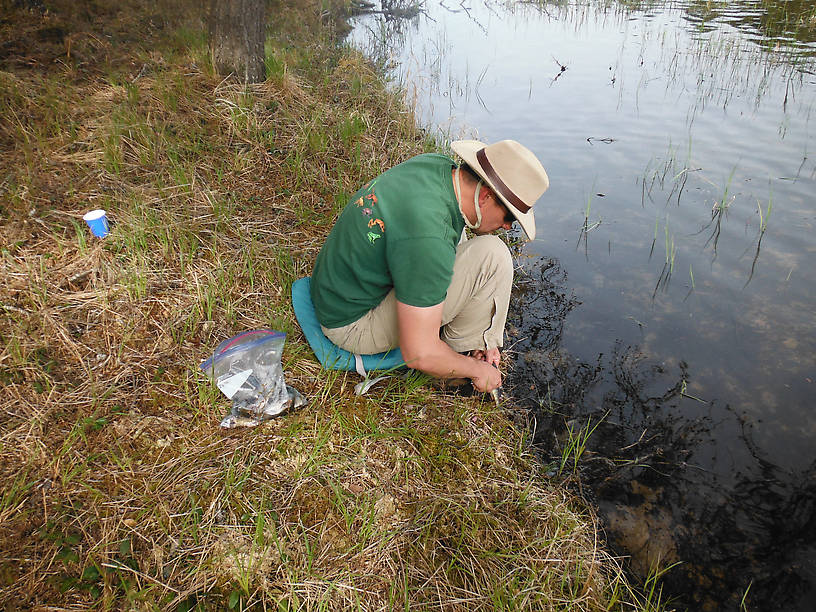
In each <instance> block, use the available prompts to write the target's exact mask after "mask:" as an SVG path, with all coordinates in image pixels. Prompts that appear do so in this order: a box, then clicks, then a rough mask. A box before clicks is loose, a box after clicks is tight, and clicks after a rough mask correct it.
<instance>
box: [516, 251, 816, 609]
mask: <svg viewBox="0 0 816 612" xmlns="http://www.w3.org/2000/svg"><path fill="white" fill-rule="evenodd" d="M579 305H580V302H579V301H578V299H576V297H575V296H574V295H573V293H572V292H571V290H570V289H569V288H568V284H567V273H566V271H565V270H564V269H563V268H562V267H561V265H560V263H559V262H558V261H557V260H554V259H546V258H542V259H531V260H528V261H526V262H524V263H523V264H522V267H521V270H520V273H519V274H518V281H517V286H516V289H515V291H514V296H513V299H512V301H511V311H510V315H509V318H508V336H509V340H510V342H509V343H508V345H509V350H508V354H509V355H511V359H512V362H513V367H512V371H511V372H510V374H509V375H508V378H507V381H506V386H507V388H508V389H510V391H511V394H512V395H513V397H514V398H515V399H516V401H517V402H518V403H519V404H520V405H522V406H523V407H525V408H527V409H528V410H529V411H530V413H531V416H532V417H533V418H532V419H531V422H533V423H535V433H534V436H533V439H534V444H535V446H536V449H537V451H539V452H540V454H541V456H542V457H543V459H544V461H545V462H547V461H549V462H552V463H551V469H550V470H549V472H548V473H549V474H550V475H552V476H555V475H556V474H557V473H558V471H559V470H558V469H557V468H558V467H559V465H563V463H561V462H562V459H563V456H564V453H565V452H567V451H568V450H569V444H570V440H571V439H573V436H574V434H575V432H579V431H582V430H583V431H588V430H589V429H591V428H592V427H595V429H594V431H593V432H592V435H591V436H590V437H589V440H588V442H587V446H586V450H585V451H584V452H583V454H582V455H581V457H580V461H578V469H577V473H575V474H573V473H571V472H570V471H569V469H567V470H566V471H563V472H562V473H561V477H564V476H566V481H567V482H568V483H569V484H570V485H571V486H575V487H576V488H579V489H580V492H581V493H582V494H583V495H584V496H585V497H586V498H588V499H589V500H590V501H591V502H593V503H594V504H595V505H596V506H597V508H598V509H599V512H600V514H601V517H602V519H603V521H604V526H605V529H606V532H607V537H608V539H609V541H610V544H611V545H612V547H613V548H615V549H617V550H618V551H619V552H620V553H622V554H625V555H628V556H631V568H632V571H633V572H634V573H635V574H638V575H640V576H641V577H642V576H643V575H645V574H646V573H648V571H649V569H650V567H653V566H654V565H655V564H659V565H660V566H661V567H667V566H669V565H671V564H672V563H675V562H680V563H679V564H678V565H677V566H675V567H674V568H672V569H671V570H670V571H669V572H668V573H667V574H666V575H665V578H664V586H665V589H666V591H668V592H669V593H671V594H672V596H674V597H676V598H677V600H676V603H677V605H679V606H680V607H681V608H682V607H683V606H687V607H689V609H704V610H705V609H710V610H717V609H734V610H736V609H738V608H739V606H740V602H741V601H742V600H743V597H744V596H745V602H746V603H747V604H748V609H751V610H765V609H768V610H771V609H774V610H778V609H786V610H811V609H812V602H813V601H816V590H815V589H814V585H816V568H814V566H813V559H814V557H815V556H816V544H814V543H815V542H816V518H814V516H815V514H814V506H816V464H813V465H811V466H810V467H809V468H808V469H807V470H805V471H804V472H803V473H801V472H796V473H795V472H793V471H789V470H784V469H782V468H780V467H779V466H776V465H774V464H772V463H770V462H769V461H768V460H767V459H765V458H764V456H763V453H762V452H761V451H760V449H759V448H758V447H757V445H756V444H755V443H754V441H753V437H752V424H751V423H750V422H747V421H746V419H745V418H743V417H741V416H739V415H738V414H737V413H736V412H735V411H734V410H733V409H732V408H731V407H730V406H729V405H727V404H722V403H719V402H704V401H702V400H700V399H699V398H695V397H693V396H689V395H686V394H685V390H686V388H687V387H686V383H687V381H689V380H690V376H691V373H690V371H691V368H690V367H689V366H688V365H687V364H686V363H684V362H682V361H680V362H677V363H676V364H665V363H657V362H655V360H654V359H650V358H649V356H647V355H645V354H643V353H642V352H641V350H640V349H639V348H638V347H637V346H626V345H624V344H623V343H621V342H620V341H618V342H617V343H616V344H615V345H614V346H613V347H611V349H610V351H609V354H608V355H605V354H601V355H598V356H597V358H596V359H595V360H594V361H593V362H587V361H582V360H580V359H578V358H576V357H575V356H573V355H570V354H568V353H567V352H566V351H565V350H564V349H563V348H562V342H561V340H562V335H563V331H564V325H565V321H566V319H567V315H568V314H569V313H570V311H572V310H573V309H574V308H576V307H577V306H579ZM735 449H737V450H736V451H735ZM724 452H725V453H735V454H736V453H737V452H739V453H742V454H744V455H745V457H740V458H739V460H736V459H734V460H733V461H725V460H723V457H722V456H721V455H722V454H723V453H724ZM570 461H571V460H570ZM567 465H572V463H571V462H570V463H568V464H567ZM723 465H728V466H734V465H738V466H741V467H739V468H733V467H731V468H723V467H722V466H723ZM746 591H747V596H746V595H745V594H746Z"/></svg>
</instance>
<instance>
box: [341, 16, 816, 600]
mask: <svg viewBox="0 0 816 612" xmlns="http://www.w3.org/2000/svg"><path fill="white" fill-rule="evenodd" d="M598 4H599V3H598V2H590V3H586V2H583V3H567V4H559V5H558V6H556V5H553V4H551V3H545V4H544V6H543V8H541V9H539V8H537V7H534V6H531V5H527V4H515V5H513V4H511V5H499V4H491V3H488V4H485V3H481V2H475V1H474V2H465V3H463V4H462V5H459V4H454V3H450V4H445V3H441V4H434V3H428V4H427V5H426V14H425V15H422V16H420V17H418V18H416V19H414V20H412V21H410V22H404V21H402V22H398V21H388V22H386V21H383V20H379V21H378V20H376V19H372V18H370V17H369V18H366V19H364V20H362V21H361V25H360V26H359V27H358V28H357V29H356V30H355V32H354V33H353V35H352V38H353V39H354V40H356V41H357V44H359V45H360V46H362V47H363V48H368V49H369V53H370V54H372V55H373V56H375V57H377V58H379V59H380V60H382V61H384V62H385V61H391V60H393V61H395V62H396V64H394V65H395V68H394V72H393V73H394V74H395V75H399V76H397V77H396V78H398V79H399V80H400V81H401V82H402V83H403V84H404V86H405V87H406V89H407V90H408V92H409V99H412V100H414V101H415V103H416V105H417V113H418V116H419V117H420V118H421V121H422V122H423V123H424V124H426V125H429V126H440V128H439V129H441V131H442V133H443V134H444V135H446V136H449V137H452V138H456V137H460V136H476V137H479V138H481V139H482V140H485V141H495V140H499V139H502V138H514V139H516V140H519V141H521V142H523V143H524V144H526V145H527V146H529V147H530V148H531V149H533V150H534V151H535V152H536V153H537V155H538V156H539V157H540V159H542V161H543V163H544V165H545V167H546V168H547V171H548V173H549V175H550V180H551V187H550V190H549V191H548V192H547V193H546V194H545V195H544V197H543V198H542V199H541V201H540V202H539V205H538V206H537V207H536V219H537V225H538V228H539V229H538V237H537V239H536V241H534V242H533V243H530V244H528V245H527V246H526V247H525V248H524V254H525V257H523V258H522V261H526V263H525V264H524V265H525V268H528V269H529V271H531V273H533V276H535V274H537V272H536V271H537V270H540V269H541V267H542V266H543V267H545V268H546V267H547V266H548V265H552V266H555V267H557V269H558V270H560V271H562V272H563V274H562V275H561V276H559V277H558V279H557V282H555V281H553V279H552V278H549V277H548V278H547V279H539V290H540V291H542V292H544V293H548V294H554V295H559V294H563V295H564V296H565V297H563V299H561V300H560V301H559V300H556V299H553V298H552V296H551V295H550V297H547V296H546V295H545V296H544V297H543V298H542V297H541V296H539V297H538V298H537V299H536V300H532V299H531V300H530V304H529V305H528V307H529V309H530V312H524V311H523V308H522V307H521V306H520V305H521V304H523V303H524V299H522V298H521V297H518V298H517V299H516V305H515V310H514V312H515V313H516V316H517V319H516V321H515V323H516V325H517V326H518V328H519V335H518V336H516V337H515V341H516V345H515V348H516V350H517V351H518V352H519V358H518V364H519V366H520V369H521V372H517V373H516V374H515V375H514V376H515V377H516V378H517V379H519V380H521V381H522V382H520V383H519V384H527V383H528V382H530V381H532V383H531V384H527V387H528V388H529V387H532V388H533V389H532V392H531V393H529V394H528V395H529V397H528V398H527V399H528V400H530V401H533V402H534V401H539V402H540V401H542V399H543V398H544V396H545V395H546V394H547V393H548V391H550V392H552V390H553V389H554V388H556V390H557V391H558V392H562V395H561V396H560V397H559V402H560V403H559V406H560V411H561V412H565V413H568V415H569V416H571V417H575V416H576V415H579V416H580V415H583V417H587V416H591V417H592V418H593V419H594V420H597V418H598V416H599V415H603V414H606V413H608V412H609V411H610V410H612V409H613V408H614V410H615V411H616V412H614V413H610V414H611V416H610V417H609V418H611V419H615V421H614V423H610V427H613V428H614V427H620V428H623V427H626V428H627V433H626V435H623V434H621V435H623V437H622V438H621V440H622V441H625V440H629V438H630V437H632V436H634V437H637V436H638V435H640V434H639V432H638V429H637V428H638V427H641V426H642V427H644V428H653V429H655V430H660V429H661V428H663V430H665V432H664V433H665V435H664V438H663V439H664V442H665V444H670V443H671V444H681V445H684V446H686V447H688V448H683V449H672V452H674V451H679V450H683V451H684V452H683V453H679V452H674V454H673V455H672V458H673V459H672V460H673V461H674V462H675V463H674V464H673V467H672V469H665V466H663V468H661V470H662V472H663V473H667V474H670V475H671V477H672V478H673V480H674V482H677V483H681V484H680V486H679V487H678V488H677V490H674V491H671V490H669V489H670V487H669V488H667V485H666V483H665V482H662V483H656V482H651V484H650V486H654V487H658V488H659V490H660V491H661V494H660V496H659V499H657V498H656V500H655V503H657V504H658V505H660V504H661V503H662V504H664V505H665V510H666V512H669V513H671V514H672V518H673V520H675V521H683V522H688V521H691V522H693V521H697V522H698V524H699V525H698V527H699V529H698V531H697V532H696V534H695V533H690V534H689V535H690V537H691V536H695V537H697V539H698V541H699V542H698V544H699V543H700V542H704V544H705V546H706V547H709V548H710V547H715V548H716V546H717V539H719V540H723V541H724V540H725V539H727V538H725V536H724V533H725V532H726V531H727V532H729V533H731V532H734V531H736V533H737V534H738V536H739V537H741V538H742V540H743V542H742V544H741V545H740V546H737V545H736V544H735V543H733V542H726V543H724V544H723V546H724V547H725V548H727V549H728V551H723V550H721V551H720V552H719V553H717V552H716V551H713V552H712V551H711V550H709V551H708V552H706V553H705V554H704V555H702V556H703V557H706V559H707V560H706V559H702V560H700V567H701V568H702V567H704V566H705V564H706V563H708V566H707V567H709V568H710V567H720V566H722V567H723V568H725V569H724V570H723V571H725V572H729V571H732V572H734V573H740V572H742V574H743V575H741V576H739V578H734V579H733V580H731V579H730V578H728V577H726V578H723V579H722V580H721V584H719V585H718V586H719V587H722V588H725V589H731V590H732V591H733V592H734V593H736V592H737V591H739V589H745V588H746V587H747V585H748V583H749V581H750V576H751V575H752V574H751V573H752V572H753V575H755V576H756V577H757V580H758V581H759V582H762V583H763V584H765V585H766V587H767V588H766V592H765V596H767V597H778V596H779V595H778V593H777V591H776V590H774V587H773V583H774V582H776V583H778V584H780V585H787V587H790V588H789V589H788V590H789V591H791V593H793V595H792V597H793V599H791V602H793V603H790V604H789V608H788V609H806V608H804V607H801V608H796V605H803V604H797V603H796V602H801V601H805V599H801V598H802V597H807V596H811V595H813V593H814V592H813V588H814V587H813V576H814V574H816V571H814V567H816V553H814V550H813V548H812V546H811V545H809V544H803V543H801V542H799V543H798V544H797V543H796V542H797V540H796V539H795V537H794V536H793V535H791V534H790V533H789V530H787V528H785V527H782V526H781V524H778V523H775V522H773V520H771V521H770V522H769V521H767V520H764V519H762V520H760V519H761V516H762V515H763V514H769V515H771V516H774V515H775V514H779V516H780V517H781V516H782V514H781V513H783V512H785V513H791V512H794V513H795V514H796V516H797V517H799V518H798V519H797V520H796V521H794V523H795V524H796V525H797V526H798V527H797V528H798V529H799V530H800V531H801V532H802V533H804V534H807V533H811V532H812V531H813V530H814V527H813V526H812V525H813V523H814V518H813V516H814V515H813V512H814V510H813V496H814V490H816V486H814V479H815V478H816V474H814V466H816V450H814V449H816V444H814V440H816V414H814V411H813V405H814V402H813V399H812V397H813V395H814V390H816V386H814V381H816V331H815V330H814V320H816V317H814V314H815V312H814V311H815V310H816V309H814V306H813V288H814V286H816V265H814V252H815V251H816V239H814V232H813V230H814V222H816V198H814V193H816V189H814V187H816V154H814V152H813V150H812V149H813V148H814V137H813V127H812V126H811V123H810V119H811V115H812V114H813V112H814V105H815V104H816V60H814V56H816V44H814V43H813V40H814V36H813V33H814V31H816V29H814V28H813V27H811V28H807V27H801V26H797V25H796V24H797V23H801V22H802V19H807V18H808V16H809V15H810V16H812V15H813V14H814V13H813V9H812V7H809V5H810V4H811V3H805V2H799V1H797V2H778V3H773V2H768V1H767V0H765V1H764V2H761V1H759V0H746V1H743V2H731V3H691V4H690V5H689V4H688V3H682V2H671V3H668V2H652V3H649V6H650V8H649V10H648V11H645V12H643V11H623V10H620V9H618V8H615V7H617V6H619V5H618V4H617V3H606V8H605V9H597V8H596V7H597V5H598ZM769 5H771V9H772V11H771V13H770V14H771V15H772V18H771V19H768V18H767V17H766V15H768V14H769V13H767V11H766V10H765V9H763V7H765V8H766V9H767V7H768V6H769ZM712 6H714V7H715V8H717V9H718V10H720V12H719V13H717V14H714V13H712V12H711V11H710V10H709V9H710V7H712ZM706 7H709V9H706ZM464 9H467V10H464ZM783 9H784V10H786V11H787V12H786V13H785V15H787V17H790V16H791V15H793V16H794V17H795V19H788V23H787V25H784V24H781V20H782V17H781V15H782V13H781V12H780V11H782V10H783ZM809 9H810V12H808V10H809ZM706 10H709V12H706ZM797 11H798V12H797ZM797 19H798V20H799V21H798V22H797ZM780 24H781V25H780ZM562 67H563V68H562ZM582 227H591V228H592V229H591V230H590V231H588V232H582ZM548 269H550V268H548ZM533 293H535V291H533ZM565 300H566V301H565ZM559 304H560V307H559V308H556V309H555V310H552V308H555V307H556V306H558V305H559ZM564 304H569V307H568V308H567V307H564ZM559 317H560V319H559ZM553 321H557V322H555V323H554V322H553ZM547 326H550V327H551V328H552V330H557V334H555V335H553V333H552V330H550V331H547V329H543V331H542V328H546V327H547ZM635 354H636V355H638V358H637V359H635V358H634V357H633V355H635ZM621 363H624V364H628V365H625V367H622V366H621ZM559 368H560V369H559ZM638 368H640V369H641V370H643V372H641V374H644V373H646V372H649V373H650V376H652V380H651V382H650V383H649V385H650V386H651V387H655V389H653V396H654V397H658V398H663V399H662V402H655V403H654V405H652V404H649V403H645V404H644V403H643V402H642V401H641V400H638V399H637V397H639V396H638V393H640V391H639V390H637V389H636V387H637V385H634V384H629V383H627V382H626V381H627V380H629V381H630V382H631V380H633V379H636V378H637V377H638V374H637V372H636V370H637V369H638ZM624 371H625V372H629V373H628V374H626V375H621V372H624ZM589 373H592V375H591V376H590V375H589ZM644 375H645V374H644ZM570 376H572V377H573V379H572V380H569V377H570ZM681 380H682V381H685V388H684V392H685V394H679V393H677V392H676V391H677V390H675V391H673V392H670V391H671V390H672V389H675V386H676V385H677V383H678V382H679V381H681ZM577 382H581V383H582V384H584V385H585V386H586V387H587V390H585V391H580V392H579V391H578V390H577V384H576V383H577ZM627 385H628V386H627ZM661 389H662V390H661ZM570 393H572V395H570ZM534 396H535V397H534ZM690 396H693V397H690ZM650 397H651V396H650ZM694 398H697V399H694ZM550 399H552V397H551V396H550ZM699 400H702V401H699ZM647 405H648V406H650V407H649V409H648V410H645V409H644V408H643V406H647ZM689 428H691V429H689ZM695 428H696V429H695ZM692 429H694V435H693V436H691V438H689V435H691V434H690V433H689V432H690V431H691V430H692ZM683 432H685V433H683ZM607 433H608V434H609V435H610V436H611V437H615V436H614V435H613V432H612V430H609V431H608V432H607ZM683 436H685V437H683ZM692 438H693V442H694V443H693V444H692V443H691V442H692ZM681 440H682V442H681ZM599 444H600V442H599ZM664 450H665V449H664ZM685 451H688V452H687V453H686V452H685ZM669 454H671V453H669ZM681 455H682V457H681ZM660 461H663V459H661V460H660ZM681 465H682V466H694V467H692V468H688V467H684V468H683V469H680V467H678V466H681ZM661 470H658V469H657V468H655V472H660V471H661ZM630 476H631V477H632V478H633V479H634V478H635V477H636V476H637V477H638V478H640V482H643V481H644V479H647V480H648V474H645V473H638V474H636V475H635V474H630ZM763 482H764V483H765V489H764V490H763V488H762V483H763ZM627 486H628V481H627ZM655 490H657V489H655ZM746 492H749V494H746ZM752 496H753V497H752ZM634 497H636V498H639V499H641V500H642V498H643V495H640V496H639V497H638V496H637V495H635V496H634ZM751 499H754V500H755V503H753V502H751ZM624 501H625V500H621V499H616V501H615V507H617V508H619V509H620V508H622V507H624V506H623V505H622V504H624ZM752 504H753V506H755V507H756V508H755V510H751V508H752V507H753V506H752ZM683 507H685V509H683ZM742 507H747V508H748V509H747V510H744V509H741V508H742ZM712 514H714V515H716V516H717V517H719V518H718V520H716V521H711V523H710V524H708V525H704V524H703V523H704V522H705V519H706V517H708V516H711V515H712ZM808 521H809V522H808ZM808 525H810V527H807V526H808ZM808 529H809V530H810V531H808ZM803 530H804V531H803ZM691 531H692V532H693V530H691ZM780 534H782V535H780ZM788 536H790V537H788ZM729 537H731V536H729ZM814 537H816V535H814ZM774 540H777V541H778V542H785V543H786V545H787V546H788V550H787V552H784V553H783V552H779V551H777V550H776V549H773V545H774ZM811 541H812V539H811ZM677 548H678V549H679V550H680V551H682V550H683V546H682V545H678V547H677ZM685 550H686V552H687V553H688V554H690V555H691V554H693V555H695V557H699V556H700V549H699V547H698V548H694V547H693V546H690V547H689V548H686V549H685ZM712 550H713V549H712ZM746 555H749V556H750V557H751V558H750V559H749V560H747V561H746V562H745V565H743V566H737V565H732V566H728V563H729V562H734V561H733V559H732V558H737V557H740V556H743V557H745V556H746ZM759 555H762V556H765V557H766V558H768V559H773V561H769V563H772V564H773V565H774V566H780V565H784V564H787V567H788V569H789V570H790V571H792V572H793V573H794V574H795V576H794V578H791V579H790V581H787V582H786V580H787V578H785V579H782V578H780V576H779V575H776V574H774V573H773V572H774V568H771V567H764V566H762V562H761V561H759V560H757V558H756V557H757V556H759ZM729 560H731V561H729ZM717 564H720V566H718V565H717ZM687 565H689V566H693V565H694V563H693V562H691V561H688V562H687ZM729 568H730V569H729ZM790 568H793V569H790ZM796 568H798V569H796ZM701 571H702V570H701ZM796 572H798V573H796ZM786 576H787V574H786ZM794 583H795V585H794ZM808 584H809V585H810V586H808ZM791 585H794V586H791ZM796 585H798V586H796ZM714 586H715V585H709V586H708V587H706V586H705V585H703V584H701V585H700V587H699V588H700V589H703V590H705V589H706V588H709V589H713V588H714ZM787 587H786V588H787ZM752 590H753V592H754V593H757V591H758V588H757V586H756V585H755V586H754V587H753V588H752ZM732 599H733V597H732ZM694 601H695V602H696V603H697V604H701V602H702V601H703V599H699V598H698V599H695V600H694ZM769 601H770V600H769ZM776 601H777V602H778V601H779V600H778V599H777V600H776ZM757 605H758V606H759V608H756V609H762V603H761V602H759V603H758V604H757ZM807 609H810V608H807Z"/></svg>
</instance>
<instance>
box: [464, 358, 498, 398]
mask: <svg viewBox="0 0 816 612" xmlns="http://www.w3.org/2000/svg"><path fill="white" fill-rule="evenodd" d="M477 365H478V366H479V372H478V374H476V376H471V377H470V380H471V382H472V383H473V388H474V389H476V390H477V391H481V392H482V393H489V392H490V391H492V390H493V389H498V388H499V387H501V386H502V377H501V372H499V369H498V368H494V367H493V366H492V365H490V364H489V363H487V362H486V361H478V360H477Z"/></svg>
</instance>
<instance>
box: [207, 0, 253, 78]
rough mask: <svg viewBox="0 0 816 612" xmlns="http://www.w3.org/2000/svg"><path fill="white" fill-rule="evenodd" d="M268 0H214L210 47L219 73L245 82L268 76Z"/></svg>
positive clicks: (211, 16) (212, 1)
mask: <svg viewBox="0 0 816 612" xmlns="http://www.w3.org/2000/svg"><path fill="white" fill-rule="evenodd" d="M265 8H266V2H265V0H210V24H209V30H210V51H211V52H212V57H213V63H214V64H215V69H216V71H218V74H221V75H223V76H228V75H230V74H234V75H235V76H237V77H238V78H239V79H241V80H243V81H244V82H245V83H259V82H260V81H263V80H264V79H265V78H266V65H265V63H264V38H265V35H266V11H265Z"/></svg>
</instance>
